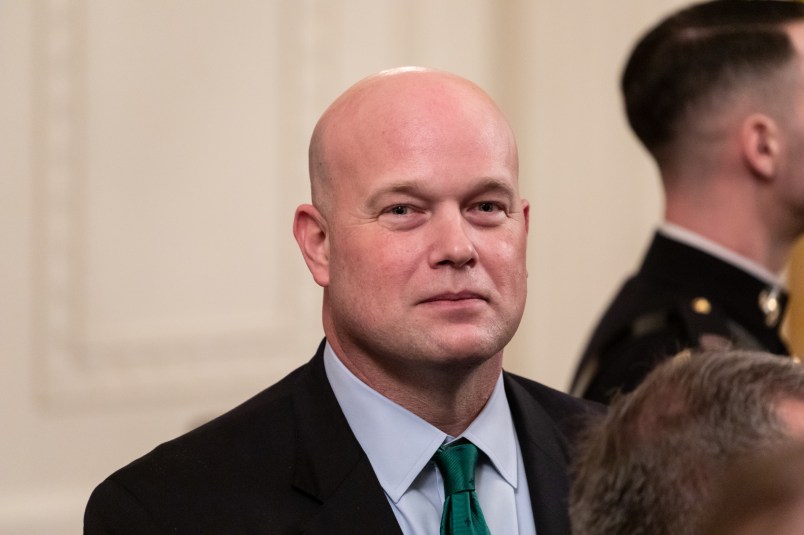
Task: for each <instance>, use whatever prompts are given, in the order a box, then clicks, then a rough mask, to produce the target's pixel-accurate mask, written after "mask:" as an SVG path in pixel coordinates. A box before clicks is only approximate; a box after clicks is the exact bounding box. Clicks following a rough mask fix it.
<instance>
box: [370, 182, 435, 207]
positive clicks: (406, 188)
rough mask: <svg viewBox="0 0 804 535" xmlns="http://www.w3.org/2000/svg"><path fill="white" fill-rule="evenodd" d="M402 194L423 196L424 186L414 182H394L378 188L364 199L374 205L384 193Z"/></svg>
mask: <svg viewBox="0 0 804 535" xmlns="http://www.w3.org/2000/svg"><path fill="white" fill-rule="evenodd" d="M393 194H404V195H410V196H413V197H423V196H424V188H422V187H421V185H419V184H417V183H415V182H396V183H392V184H388V185H386V186H383V187H382V188H380V189H378V190H377V191H375V192H374V193H372V194H371V195H369V197H368V199H366V205H368V206H374V205H375V204H377V203H379V202H380V200H381V199H382V198H383V197H385V196H386V195H393Z"/></svg>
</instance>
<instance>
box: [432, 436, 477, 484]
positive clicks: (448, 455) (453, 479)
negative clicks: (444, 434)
mask: <svg viewBox="0 0 804 535" xmlns="http://www.w3.org/2000/svg"><path fill="white" fill-rule="evenodd" d="M477 455H478V452H477V446H475V445H474V444H472V443H471V442H465V441H461V442H457V443H456V442H454V443H452V444H450V445H447V446H441V447H440V448H438V451H436V453H435V462H436V465H437V466H438V469H439V470H440V471H441V477H443V478H444V494H445V495H446V496H450V495H452V494H455V493H456V492H466V491H473V490H475V465H477Z"/></svg>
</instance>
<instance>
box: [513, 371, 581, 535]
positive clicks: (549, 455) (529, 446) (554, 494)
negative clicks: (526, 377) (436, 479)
mask: <svg viewBox="0 0 804 535" xmlns="http://www.w3.org/2000/svg"><path fill="white" fill-rule="evenodd" d="M505 387H506V393H507V397H508V404H509V406H510V407H511V415H512V416H513V419H514V425H515V427H516V432H517V437H518V438H519V446H520V448H521V449H522V458H523V460H524V463H525V474H526V475H527V478H528V488H529V489H530V501H531V506H532V508H533V517H534V521H535V523H536V532H537V533H538V534H539V535H567V534H568V533H570V523H569V513H568V509H567V497H568V495H569V478H568V475H567V471H568V459H567V455H566V453H565V451H566V445H565V441H564V438H563V437H562V436H561V434H560V433H559V431H558V429H556V427H555V425H554V424H553V421H552V419H551V418H550V416H549V415H548V414H547V413H546V412H545V411H544V409H543V408H542V407H541V405H539V403H538V402H537V401H536V400H535V399H534V398H533V397H532V396H531V395H530V394H529V393H528V392H527V390H526V389H525V388H524V387H522V385H520V384H518V383H517V382H516V381H515V380H513V379H512V378H511V377H510V376H508V375H507V374H506V375H505Z"/></svg>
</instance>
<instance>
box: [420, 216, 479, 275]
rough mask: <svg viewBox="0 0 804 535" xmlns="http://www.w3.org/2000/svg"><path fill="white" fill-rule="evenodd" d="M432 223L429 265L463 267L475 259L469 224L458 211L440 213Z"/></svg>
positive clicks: (475, 250)
mask: <svg viewBox="0 0 804 535" xmlns="http://www.w3.org/2000/svg"><path fill="white" fill-rule="evenodd" d="M435 220H436V221H434V223H435V224H433V225H432V227H431V229H430V232H432V237H431V239H432V249H431V252H430V265H431V266H432V267H436V266H452V267H458V268H460V267H463V266H467V265H468V266H472V265H474V263H475V262H476V261H477V249H475V244H474V241H473V240H472V237H471V235H470V233H471V230H472V229H471V225H470V224H469V222H467V221H466V219H465V218H464V217H463V214H462V213H461V212H460V211H457V210H456V211H455V212H451V213H448V214H441V215H439V216H438V217H436V218H435Z"/></svg>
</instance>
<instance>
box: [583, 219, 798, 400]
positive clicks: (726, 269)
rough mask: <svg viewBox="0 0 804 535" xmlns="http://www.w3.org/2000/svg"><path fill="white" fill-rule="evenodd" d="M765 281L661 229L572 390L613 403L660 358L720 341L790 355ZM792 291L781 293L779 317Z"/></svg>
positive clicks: (608, 315) (606, 318) (598, 331)
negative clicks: (765, 306) (770, 317)
mask: <svg viewBox="0 0 804 535" xmlns="http://www.w3.org/2000/svg"><path fill="white" fill-rule="evenodd" d="M768 290H769V286H768V284H767V283H765V282H763V281H761V280H759V279H757V278H756V277H754V276H753V275H751V274H749V273H747V272H745V271H743V270H741V269H739V268H737V267H735V266H733V265H731V264H729V263H727V262H724V261H722V260H720V259H718V258H715V257H713V256H711V255H709V254H707V253H706V252H704V251H701V250H699V249H696V248H694V247H690V246H688V245H685V244H683V243H680V242H678V241H676V240H673V239H671V238H668V237H666V236H663V235H662V234H659V233H657V234H656V235H655V236H654V239H653V242H652V243H651V246H650V248H649V249H648V252H647V254H646V255H645V259H644V261H643V263H642V266H641V267H640V269H639V271H638V272H637V273H636V274H635V275H634V276H633V277H631V278H630V279H629V280H628V281H626V283H625V284H624V285H623V287H622V288H621V289H620V291H619V293H618V294H617V296H616V297H615V299H614V301H613V302H612V303H611V305H610V306H609V308H608V309H607V310H606V312H605V313H604V314H603V317H602V319H601V320H600V322H599V323H598V325H597V327H596V328H595V330H594V333H593V334H592V337H591V339H590V341H589V344H588V345H587V347H586V350H585V351H584V353H583V355H582V357H581V362H580V365H579V367H578V371H577V372H576V375H575V380H574V382H573V387H572V392H573V394H575V395H578V396H583V397H585V398H588V399H593V400H595V401H601V402H607V401H609V400H610V398H611V396H612V395H613V394H614V393H616V392H618V391H623V392H628V391H630V390H633V389H634V388H635V387H636V386H637V384H639V383H640V382H641V381H642V379H643V378H644V377H645V375H647V373H648V372H649V371H650V370H651V369H653V368H654V367H655V366H656V365H657V364H658V363H659V362H660V361H662V360H664V359H666V358H668V357H670V356H672V355H675V354H676V353H678V352H679V351H681V350H684V349H711V348H712V347H715V346H726V345H728V346H730V347H735V348H744V349H756V350H762V351H768V352H771V353H778V354H787V353H788V349H787V347H786V345H785V343H784V342H783V341H782V339H781V338H780V337H779V325H780V324H781V321H777V322H776V323H773V324H771V325H769V324H768V323H767V322H766V315H765V313H764V312H763V311H762V310H761V308H760V305H759V303H760V294H761V293H762V292H766V291H768ZM786 304H787V295H786V294H784V293H781V294H780V295H779V296H778V306H779V308H780V314H779V318H781V317H782V315H783V313H784V309H785V306H786Z"/></svg>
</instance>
